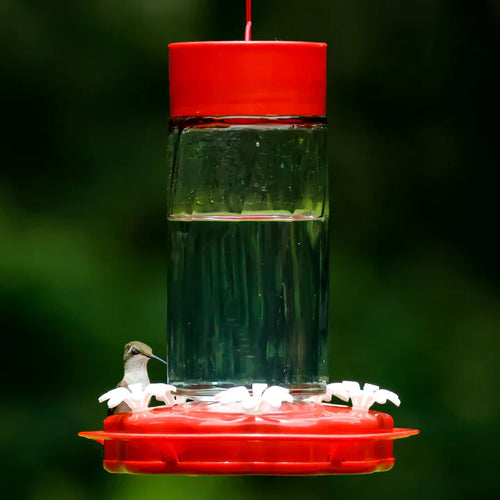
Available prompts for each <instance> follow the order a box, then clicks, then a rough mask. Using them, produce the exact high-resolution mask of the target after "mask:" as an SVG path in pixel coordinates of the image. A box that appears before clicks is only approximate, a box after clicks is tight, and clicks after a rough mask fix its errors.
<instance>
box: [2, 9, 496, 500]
mask: <svg viewBox="0 0 500 500" xmlns="http://www.w3.org/2000/svg"><path fill="white" fill-rule="evenodd" d="M253 4H254V5H253V20H254V28H253V34H254V38H255V39H285V40H286V39H292V40H293V39H300V40H312V41H326V42H328V44H329V48H328V51H329V52H328V64H329V67H328V77H329V84H328V119H329V164H330V168H331V179H332V193H333V195H332V198H333V206H332V228H333V231H332V245H331V249H332V294H331V297H332V300H331V303H332V316H331V332H330V334H331V362H330V371H331V379H332V380H343V379H354V380H359V381H370V382H374V383H377V384H379V385H381V386H383V387H386V388H388V389H392V390H394V391H396V392H397V393H399V394H400V396H401V398H402V401H403V404H402V406H401V407H400V408H394V407H391V408H389V407H387V411H389V412H390V413H391V414H392V415H393V417H394V418H395V421H396V424H397V425H398V426H401V427H417V428H419V429H421V431H422V433H421V435H420V436H419V437H417V438H411V439H408V440H406V441H399V442H397V443H396V445H395V453H396V459H397V460H396V466H395V468H394V469H393V470H392V471H391V472H388V473H384V474H375V475H369V476H355V477H347V476H342V477H319V478H279V477H277V478H273V477H235V478H223V477H197V478H190V477H166V476H165V477H146V476H126V475H111V474H107V473H106V472H104V471H103V469H102V463H101V458H102V457H101V449H100V446H99V445H97V444H95V443H92V442H90V441H86V440H84V439H81V438H78V437H77V435H76V434H77V432H78V431H79V430H92V429H99V428H101V426H102V420H103V417H104V415H105V414H106V409H105V407H104V406H103V405H99V404H98V402H97V396H98V395H100V394H102V393H103V392H104V391H106V390H108V389H109V388H110V387H112V386H113V385H114V384H115V383H116V382H117V381H118V380H119V379H120V378H121V371H122V361H121V357H122V347H123V344H124V343H125V342H126V341H129V340H132V339H141V340H143V341H145V342H147V343H149V344H150V345H152V346H153V348H154V350H155V351H156V353H157V354H160V355H164V353H165V348H166V347H165V346H166V340H165V309H166V308H165V296H166V275H165V254H166V246H167V245H168V241H166V230H165V211H166V206H165V205H166V204H165V195H166V179H167V172H166V166H165V165H166V164H165V144H166V133H167V118H168V54H167V43H169V42H173V41H186V40H210V39H242V36H243V27H244V2H243V0H182V1H181V0H86V1H76V0H75V1H52V2H50V1H42V0H38V1H35V0H33V1H26V0H3V2H2V3H1V5H0V40H1V46H2V52H1V54H2V56H1V67H2V71H1V74H2V76H1V78H0V88H1V92H0V99H1V105H2V108H1V109H2V115H3V117H4V119H3V123H4V127H5V128H4V132H3V133H2V143H3V145H2V175H1V179H0V331H1V333H2V359H3V362H2V368H3V369H4V376H3V377H4V378H3V384H2V390H3V391H5V392H6V394H7V396H6V398H2V412H1V413H0V419H1V420H0V433H1V444H2V448H1V463H0V470H1V473H2V478H3V480H2V491H3V492H4V495H3V498H13V499H14V498H15V499H24V498H29V499H59V498H61V499H67V500H73V499H74V500H76V499H84V498H94V499H97V500H98V499H101V498H102V499H104V498H106V499H131V500H132V499H136V498H141V499H155V498H172V499H184V498H186V499H188V498H199V499H225V498H241V499H250V498H254V497H255V496H259V497H261V498H266V499H274V498H281V497H283V496H286V497H287V498H289V499H300V498H304V497H306V498H308V499H309V500H314V499H320V498H321V499H322V498H333V497H338V498H342V497H348V496H349V497H350V498H356V499H365V498H381V499H382V498H383V499H384V500H390V499H398V500H399V499H401V498H405V499H417V498H418V499H421V498H427V499H434V498H436V499H437V498H476V497H481V496H486V495H494V491H496V489H497V485H496V481H495V479H494V470H495V469H496V467H495V463H496V462H497V457H498V453H497V446H498V444H499V443H498V437H497V434H498V432H495V431H494V430H493V424H494V423H495V421H496V418H498V415H499V399H498V391H497V388H498V386H499V383H500V380H499V370H498V364H497V353H498V347H499V345H498V344H499V341H498V335H499V333H500V309H499V298H500V290H499V287H498V277H499V274H500V267H499V260H498V254H499V247H498V241H496V240H495V239H494V238H493V236H494V235H495V233H497V232H498V221H493V220H492V215H494V214H495V212H497V210H495V209H497V204H498V193H497V191H498V184H499V170H498V154H497V150H496V147H495V146H496V145H497V144H495V142H498V139H497V137H496V136H495V135H494V131H493V125H494V122H495V121H497V114H496V111H495V109H494V102H495V98H496V97H497V94H498V88H499V87H498V84H499V82H498V79H497V77H496V70H497V66H498V59H497V57H498V51H497V48H498V44H497V41H498V40H497V35H498V17H499V12H500V8H499V7H500V5H499V4H500V2H494V1H491V2H490V1H487V0H484V1H472V0H470V1H469V0H456V1H451V0H450V1H444V0H418V1H412V2H403V1H401V2H395V1H358V0H351V1H347V0H345V1H342V0H309V1H306V0H254V2H253ZM150 375H151V378H152V379H154V380H161V379H162V378H163V372H162V369H161V366H155V365H154V364H153V363H152V364H151V366H150ZM5 495H6V496H5Z"/></svg>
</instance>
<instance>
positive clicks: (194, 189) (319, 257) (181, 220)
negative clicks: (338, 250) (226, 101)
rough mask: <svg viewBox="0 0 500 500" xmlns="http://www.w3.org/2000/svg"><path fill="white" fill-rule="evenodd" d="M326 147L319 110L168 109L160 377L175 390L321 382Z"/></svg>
mask: <svg viewBox="0 0 500 500" xmlns="http://www.w3.org/2000/svg"><path fill="white" fill-rule="evenodd" d="M325 148H326V124H325V120H324V118H318V117H304V118H301V117H283V118H275V117H273V118H271V117H261V118H259V117H227V118H175V119H171V121H170V133H169V139H168V158H169V175H170V177H169V196H168V236H169V241H168V260H167V273H168V296H167V303H168V306H167V325H168V326H167V329H168V378H169V382H170V383H173V384H175V385H176V386H177V388H178V390H179V391H184V392H186V393H187V394H190V395H192V396H194V397H199V398H202V397H203V396H211V395H213V394H215V393H216V392H218V391H219V390H220V389H221V388H228V387H232V386H235V385H245V386H250V385H251V384H252V383H255V382H264V383H267V384H270V385H271V384H272V385H281V386H284V387H287V388H289V389H290V390H291V391H292V392H294V393H295V394H296V395H300V394H304V395H305V394H309V393H311V392H315V391H318V390H321V389H322V388H323V387H324V385H325V383H326V381H327V351H328V348H327V335H328V288H329V272H328V172H327V165H326V155H325V153H326V150H325Z"/></svg>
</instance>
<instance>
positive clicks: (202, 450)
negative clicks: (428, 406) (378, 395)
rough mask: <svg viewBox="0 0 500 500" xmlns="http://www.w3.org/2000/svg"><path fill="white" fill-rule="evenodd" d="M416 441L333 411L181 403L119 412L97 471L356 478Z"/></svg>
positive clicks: (374, 416) (370, 414)
mask: <svg viewBox="0 0 500 500" xmlns="http://www.w3.org/2000/svg"><path fill="white" fill-rule="evenodd" d="M414 434H418V430H414V429H398V428H394V424H393V420H392V417H391V416H390V415H388V414H386V413H380V412H376V411H359V410H353V409H351V408H349V407H344V406H335V405H314V404H305V403H303V404H290V403H284V404H283V405H282V406H281V408H280V409H278V410H274V411H272V412H269V413H266V414H263V415H247V414H243V413H241V412H231V411H226V409H225V408H224V407H221V406H220V405H207V404H183V405H178V406H174V407H171V408H167V407H157V408H152V409H150V410H148V411H145V412H139V413H122V414H118V415H113V416H110V417H108V418H106V420H105V421H104V430H103V431H93V432H81V433H80V434H79V435H80V436H83V437H86V438H89V439H94V440H96V441H98V442H100V443H101V444H103V445H104V460H103V465H104V468H105V469H106V470H107V471H108V472H116V473H123V472H127V473H131V474H270V475H292V474H293V475H315V474H363V473H370V472H381V471H387V470H389V469H391V468H392V466H393V465H394V457H393V441H394V440H395V439H399V438H403V437H407V436H412V435H414Z"/></svg>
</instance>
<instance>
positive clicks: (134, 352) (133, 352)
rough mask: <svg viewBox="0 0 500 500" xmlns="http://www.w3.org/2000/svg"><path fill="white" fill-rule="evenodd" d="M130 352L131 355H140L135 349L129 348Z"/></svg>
mask: <svg viewBox="0 0 500 500" xmlns="http://www.w3.org/2000/svg"><path fill="white" fill-rule="evenodd" d="M130 352H131V353H132V354H140V352H139V351H138V350H137V349H136V348H135V347H131V348H130Z"/></svg>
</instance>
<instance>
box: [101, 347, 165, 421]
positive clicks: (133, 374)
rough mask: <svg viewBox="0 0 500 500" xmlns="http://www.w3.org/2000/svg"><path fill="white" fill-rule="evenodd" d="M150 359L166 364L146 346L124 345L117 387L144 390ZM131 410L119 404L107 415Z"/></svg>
mask: <svg viewBox="0 0 500 500" xmlns="http://www.w3.org/2000/svg"><path fill="white" fill-rule="evenodd" d="M150 359H157V360H158V361H161V362H162V363H165V364H167V362H166V361H164V360H163V359H161V358H159V357H158V356H155V355H154V354H153V350H152V349H151V347H149V346H148V345H146V344H144V343H143V342H139V341H138V340H133V341H132V342H129V343H128V344H125V349H124V354H123V372H124V373H123V378H122V379H121V380H120V382H119V383H118V385H117V387H125V388H127V389H128V386H129V385H132V384H141V389H142V390H144V389H145V388H146V386H147V385H148V384H149V376H148V361H149V360H150ZM130 411H131V409H130V407H129V405H128V404H127V403H120V404H119V405H118V406H117V407H116V408H113V409H111V410H109V413H108V415H114V414H116V413H127V412H130Z"/></svg>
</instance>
